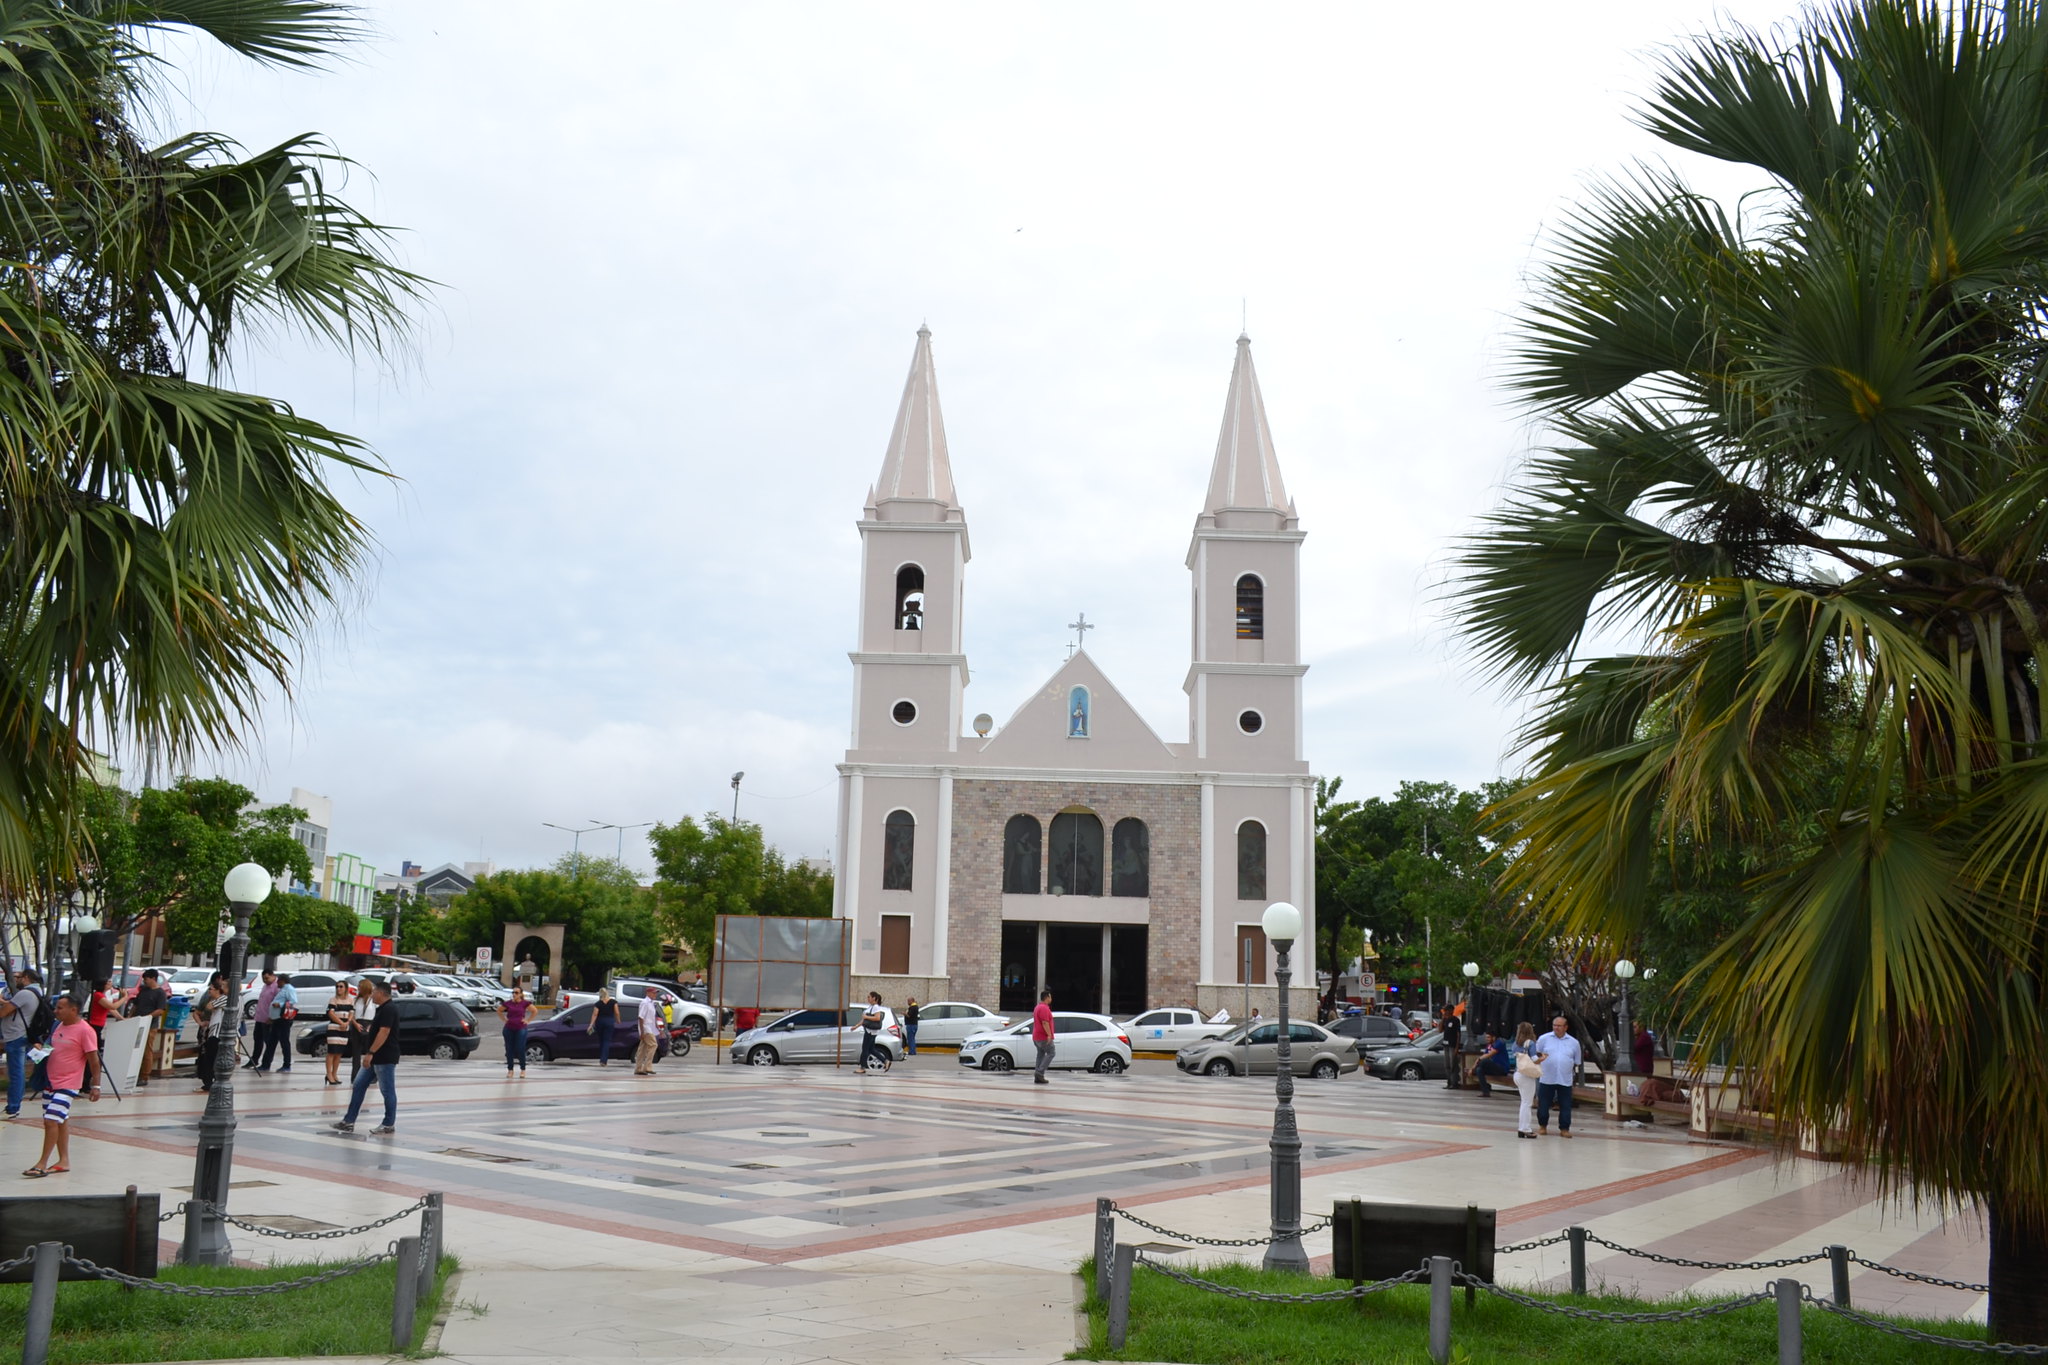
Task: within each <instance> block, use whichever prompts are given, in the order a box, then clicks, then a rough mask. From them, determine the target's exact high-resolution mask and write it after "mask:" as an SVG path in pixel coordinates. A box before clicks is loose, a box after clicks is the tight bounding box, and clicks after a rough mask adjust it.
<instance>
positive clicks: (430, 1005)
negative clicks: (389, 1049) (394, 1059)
mask: <svg viewBox="0 0 2048 1365" xmlns="http://www.w3.org/2000/svg"><path fill="white" fill-rule="evenodd" d="M391 1003H392V1004H394V1005H396V1006H397V1007H398V1050H399V1051H400V1052H402V1053H412V1054H413V1055H415V1056H421V1057H442V1058H455V1057H467V1056H468V1055H469V1054H470V1053H472V1052H474V1051H476V1050H477V1048H478V1046H479V1045H480V1044H482V1042H483V1035H481V1034H480V1033H478V1032H477V1028H476V1016H475V1015H473V1014H471V1013H470V1012H469V1011H468V1010H466V1009H464V1008H463V1007H462V1006H460V1005H458V1004H456V1003H455V1002H454V1001H453V1000H430V999H428V998H427V997H426V996H423V995H413V996H403V997H398V998H394V999H393V1000H392V1002H391ZM326 1049H327V1022H326V1020H324V1019H323V1020H321V1021H320V1022H319V1023H318V1024H316V1025H314V1026H313V1027H311V1028H309V1029H307V1030H306V1031H305V1032H303V1033H301V1034H300V1035H299V1038H298V1050H299V1054H300V1055H301V1056H304V1057H312V1056H316V1055H318V1054H319V1053H322V1052H324V1051H326Z"/></svg>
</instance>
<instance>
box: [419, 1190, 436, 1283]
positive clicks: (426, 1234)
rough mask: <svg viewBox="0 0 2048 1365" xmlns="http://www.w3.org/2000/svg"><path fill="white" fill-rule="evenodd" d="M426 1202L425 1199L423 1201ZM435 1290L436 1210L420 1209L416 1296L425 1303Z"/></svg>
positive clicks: (429, 1208) (430, 1208)
mask: <svg viewBox="0 0 2048 1365" xmlns="http://www.w3.org/2000/svg"><path fill="white" fill-rule="evenodd" d="M423 1202H424V1201H423ZM433 1290H434V1210H433V1208H432V1207H431V1206H430V1207H427V1208H423V1209H421V1210H420V1264H419V1274H418V1275H417V1276H416V1277H415V1291H414V1298H416V1299H417V1300H418V1301H419V1302H420V1303H425V1302H426V1301H427V1300H428V1299H429V1298H430V1297H431V1296H432V1294H433Z"/></svg>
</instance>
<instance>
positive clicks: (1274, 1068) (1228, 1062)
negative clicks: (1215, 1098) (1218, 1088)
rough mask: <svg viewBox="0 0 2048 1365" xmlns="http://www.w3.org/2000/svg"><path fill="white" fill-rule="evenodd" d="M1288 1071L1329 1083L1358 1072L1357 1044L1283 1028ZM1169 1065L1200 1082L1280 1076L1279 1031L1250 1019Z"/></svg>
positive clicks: (1323, 1032) (1322, 1032) (1308, 1028)
mask: <svg viewBox="0 0 2048 1365" xmlns="http://www.w3.org/2000/svg"><path fill="white" fill-rule="evenodd" d="M1287 1028H1288V1044H1289V1060H1290V1061H1291V1063H1292V1065H1291V1067H1290V1068H1289V1069H1290V1070H1292V1071H1293V1072H1294V1074H1295V1075H1297V1076H1313V1077H1315V1078H1316V1079H1318V1080H1329V1079H1332V1078H1334V1077H1337V1076H1341V1075H1343V1074H1344V1073H1345V1072H1347V1071H1356V1070H1358V1044H1357V1043H1355V1042H1354V1041H1352V1040H1351V1039H1349V1038H1340V1037H1339V1036H1337V1035H1336V1034H1334V1033H1332V1032H1330V1031H1329V1030H1328V1029H1326V1028H1321V1027H1318V1026H1317V1025H1315V1024H1307V1023H1291V1022H1290V1023H1289V1024H1288V1026H1287ZM1173 1064H1174V1065H1175V1066H1177V1067H1179V1068H1180V1069H1181V1070H1182V1071H1186V1072H1190V1073H1200V1074H1202V1075H1205V1076H1240V1075H1243V1074H1244V1073H1246V1072H1247V1071H1249V1072H1250V1073H1251V1074H1252V1075H1254V1076H1271V1075H1273V1074H1275V1073H1276V1072H1278V1071H1279V1070H1280V1025H1279V1023H1278V1022H1277V1021H1274V1020H1265V1019H1252V1020H1248V1021H1246V1022H1245V1023H1242V1024H1239V1025H1238V1026H1237V1027H1236V1028H1234V1029H1232V1030H1230V1032H1228V1033H1226V1034H1224V1035H1223V1036H1222V1037H1220V1038H1211V1039H1208V1040H1207V1041H1206V1042H1200V1043H1194V1044H1191V1045H1189V1046H1187V1047H1184V1048H1182V1049H1181V1050H1180V1052H1179V1053H1178V1054H1176V1055H1175V1057H1174V1059H1173Z"/></svg>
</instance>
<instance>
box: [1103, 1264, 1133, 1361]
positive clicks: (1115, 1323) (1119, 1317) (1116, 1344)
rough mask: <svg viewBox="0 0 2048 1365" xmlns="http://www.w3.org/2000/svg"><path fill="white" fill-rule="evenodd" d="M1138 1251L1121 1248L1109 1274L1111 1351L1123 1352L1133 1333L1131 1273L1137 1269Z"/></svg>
mask: <svg viewBox="0 0 2048 1365" xmlns="http://www.w3.org/2000/svg"><path fill="white" fill-rule="evenodd" d="M1137 1265H1138V1249H1137V1248H1136V1247H1132V1246H1120V1247H1118V1248H1117V1249H1116V1261H1115V1264H1114V1266H1113V1268H1112V1269H1111V1270H1110V1272H1109V1349H1110V1350H1112V1351H1121V1350H1122V1349H1123V1348H1124V1339H1125V1338H1126V1337H1128V1336H1129V1335H1130V1331H1131V1273H1132V1272H1133V1271H1134V1270H1136V1269H1137Z"/></svg>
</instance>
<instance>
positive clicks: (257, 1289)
mask: <svg viewBox="0 0 2048 1365" xmlns="http://www.w3.org/2000/svg"><path fill="white" fill-rule="evenodd" d="M397 1256H398V1244H397V1243H396V1242H393V1243H391V1244H390V1246H388V1247H387V1248H385V1249H384V1250H383V1251H380V1252H378V1253H377V1254H376V1255H374V1256H365V1257H364V1258H363V1259H362V1260H360V1261H353V1262H350V1263H349V1264H348V1265H344V1266H336V1267H335V1268H334V1269H333V1270H323V1271H322V1272H320V1273H319V1274H318V1275H304V1276H301V1277H300V1278H298V1279H296V1280H279V1281H278V1282H277V1283H276V1284H244V1285H210V1284H171V1283H169V1282H167V1281H164V1280H145V1279H143V1278H142V1277H141V1276H140V1275H128V1274H124V1273H123V1272H121V1271H119V1270H115V1269H114V1268H113V1267H112V1266H104V1265H100V1264H99V1263H98V1262H96V1261H89V1260H87V1259H85V1258H84V1257H83V1256H74V1255H72V1254H71V1248H69V1247H66V1248H64V1263H65V1264H66V1265H69V1266H71V1267H73V1268H74V1269H77V1270H81V1271H84V1272H85V1273H86V1274H87V1275H90V1276H92V1277H93V1278H94V1279H100V1280H112V1281H113V1282H114V1283H116V1284H125V1285H127V1286H128V1287H129V1288H130V1289H147V1290H150V1291H152V1292H153V1293H158V1294H183V1295H186V1296H188V1297H190V1298H195V1299H247V1298H254V1297H256V1296H257V1295H259V1294H289V1293H290V1292H291V1291H292V1290H294V1289H310V1288H312V1287H313V1286H314V1285H316V1284H326V1283H327V1282H328V1281H330V1280H340V1279H345V1278H347V1277H348V1276H350V1275H356V1274H360V1273H361V1272H363V1271H365V1270H368V1269H369V1268H370V1267H371V1266H374V1265H381V1264H383V1263H384V1262H385V1261H389V1260H394V1259H396V1258H397Z"/></svg>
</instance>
